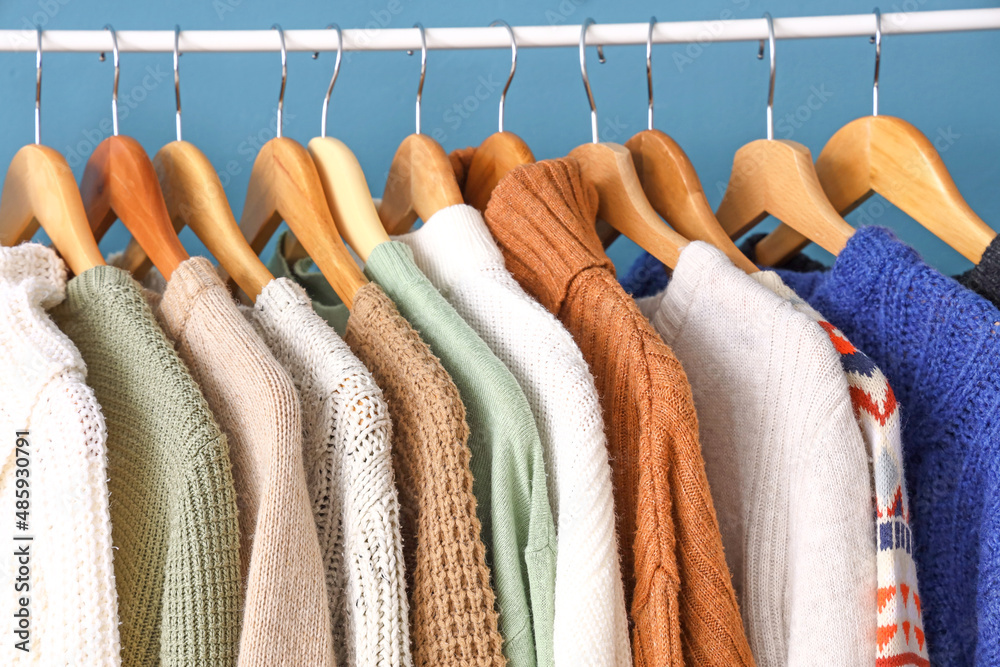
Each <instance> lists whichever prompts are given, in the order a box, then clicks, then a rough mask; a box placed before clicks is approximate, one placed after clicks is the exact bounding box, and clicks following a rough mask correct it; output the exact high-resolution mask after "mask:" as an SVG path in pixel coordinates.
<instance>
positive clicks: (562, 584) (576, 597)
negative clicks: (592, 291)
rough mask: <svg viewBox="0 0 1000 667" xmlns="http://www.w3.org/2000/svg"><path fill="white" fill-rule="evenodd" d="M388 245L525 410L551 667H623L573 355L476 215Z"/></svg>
mask: <svg viewBox="0 0 1000 667" xmlns="http://www.w3.org/2000/svg"><path fill="white" fill-rule="evenodd" d="M397 240H399V241H402V242H404V243H406V244H407V245H408V246H409V247H410V248H411V250H412V251H413V257H414V260H415V261H416V263H417V265H418V266H419V267H420V270H421V271H423V272H424V274H426V275H427V277H428V278H429V279H430V281H431V282H432V283H434V286H435V287H437V288H438V289H439V290H440V291H441V293H442V294H443V295H444V297H445V298H446V299H447V300H448V301H449V302H450V303H451V305H452V306H454V308H455V310H457V311H458V313H459V314H460V315H461V316H462V318H463V319H465V321H466V322H468V323H469V325H470V326H471V327H472V328H473V329H475V331H476V333H478V334H479V335H480V337H482V339H483V340H484V341H485V342H486V343H487V344H488V345H489V346H490V349H491V350H492V351H493V353H494V354H496V355H497V357H499V358H500V360H501V361H503V362H504V364H505V365H506V366H507V367H508V368H509V369H510V371H511V373H512V374H513V375H514V377H515V378H517V381H518V383H519V384H520V385H521V389H522V390H523V391H524V394H525V396H526V397H527V399H528V402H529V404H530V405H531V410H532V413H533V415H534V417H535V422H536V423H537V425H538V433H539V436H540V438H541V441H542V446H543V448H544V449H543V454H544V456H545V469H546V471H547V473H548V492H549V502H550V505H551V507H552V515H553V519H554V520H555V523H556V530H557V535H558V552H557V560H556V585H555V611H554V630H553V629H552V628H550V629H548V632H552V633H553V636H554V643H553V655H554V658H555V664H556V665H594V666H595V667H596V666H598V665H600V666H608V665H618V666H622V665H631V664H632V651H631V646H630V643H629V634H628V617H627V615H626V613H625V593H624V589H623V584H622V577H621V569H620V566H619V563H618V547H617V543H616V540H615V517H614V500H613V497H612V489H611V468H610V466H609V465H608V448H607V442H606V440H605V436H604V421H603V419H602V417H601V407H600V404H599V402H598V398H597V390H596V389H595V387H594V379H593V377H592V376H591V374H590V369H589V368H588V366H587V363H586V361H584V359H583V355H582V354H581V353H580V350H579V348H578V347H577V346H576V343H575V342H574V341H573V338H572V336H570V334H569V332H567V331H566V329H565V328H564V327H563V326H562V324H560V323H559V321H558V320H556V318H555V317H554V316H553V315H552V314H551V313H550V312H549V311H547V310H546V309H545V308H544V307H542V306H541V305H540V304H539V303H538V302H537V301H535V300H534V299H532V298H531V297H530V296H528V295H527V294H526V293H525V291H524V290H523V289H522V288H521V286H520V285H518V284H517V282H516V281H515V280H514V279H513V277H511V275H510V273H509V272H508V271H507V269H506V267H505V266H504V260H503V255H501V254H500V250H499V248H497V245H496V242H495V241H494V240H493V237H492V236H490V232H489V230H488V229H487V228H486V225H485V223H484V222H483V219H482V216H481V215H480V213H479V212H478V211H477V210H476V209H474V208H472V207H471V206H467V205H464V204H463V205H458V206H451V207H448V208H445V209H443V210H441V211H438V212H437V213H435V214H434V215H433V216H431V218H430V219H429V220H427V221H426V222H425V223H424V225H423V226H422V227H421V228H420V229H418V230H417V231H414V232H411V233H409V234H405V235H403V236H400V237H398V238H397ZM537 632H538V630H537V629H536V634H537ZM536 642H537V639H536Z"/></svg>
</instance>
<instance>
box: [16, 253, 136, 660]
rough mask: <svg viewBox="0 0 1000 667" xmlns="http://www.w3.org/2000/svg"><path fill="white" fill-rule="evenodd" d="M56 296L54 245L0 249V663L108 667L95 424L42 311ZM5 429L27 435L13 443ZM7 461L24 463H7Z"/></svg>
mask: <svg viewBox="0 0 1000 667" xmlns="http://www.w3.org/2000/svg"><path fill="white" fill-rule="evenodd" d="M65 296H66V267H65V265H63V263H62V261H61V260H60V259H59V258H58V257H57V256H56V254H55V252H53V251H52V250H50V249H49V248H46V247H44V246H41V245H37V244H34V243H31V244H24V245H20V246H17V247H14V248H0V424H2V427H3V434H4V436H3V437H4V438H5V439H6V444H5V451H6V453H5V454H4V456H3V467H2V468H0V508H2V510H3V516H4V517H7V525H8V529H7V534H6V536H5V540H6V542H5V546H4V556H3V558H0V586H2V587H3V590H4V596H3V598H2V599H3V603H2V606H0V613H2V614H3V618H4V619H5V622H6V623H7V629H6V631H5V633H4V634H5V637H4V641H3V647H2V649H0V662H2V663H3V664H4V665H30V664H36V665H56V664H61V665H98V666H102V667H103V666H108V667H113V666H116V665H120V664H121V655H120V654H121V646H120V642H119V634H118V599H117V594H116V591H115V574H114V569H113V565H112V550H111V514H110V512H109V510H108V485H107V476H108V475H107V445H106V442H107V430H106V429H105V426H104V415H103V414H102V413H101V408H100V406H99V405H98V404H97V399H96V398H95V397H94V391H93V390H92V389H91V388H90V387H88V386H87V385H86V376H87V367H86V366H85V365H84V363H83V359H82V358H81V357H80V353H79V352H78V351H77V349H76V347H74V346H73V343H72V342H70V340H69V338H67V337H66V335H65V334H64V333H63V332H62V331H60V330H59V328H58V327H56V325H55V323H53V322H52V320H51V319H50V318H49V315H48V313H47V312H46V309H49V308H52V307H53V306H55V305H56V304H58V303H59V302H60V301H62V300H63V299H64V298H65ZM17 431H27V432H28V434H27V436H26V439H27V443H28V444H27V445H25V446H22V447H20V448H19V449H20V451H18V448H17V447H16V446H17V437H18V436H17V433H16V432H17ZM18 459H21V460H22V462H23V463H25V464H26V465H21V466H18V465H17V461H18ZM25 484H27V486H25ZM18 493H19V494H20V498H19V497H18V495H17V494H18ZM25 494H28V495H27V500H28V501H29V503H30V505H29V508H28V510H27V512H25V513H26V514H27V517H28V519H27V525H26V526H25V527H23V528H21V529H17V528H16V527H15V526H14V521H15V519H16V516H17V515H16V513H17V512H21V511H23V510H24V506H23V505H22V507H20V508H18V507H17V504H16V503H17V501H18V500H22V501H23V499H24V497H25ZM18 537H31V538H32V540H31V541H16V540H17V538H18ZM12 538H13V539H12ZM24 547H26V548H27V549H28V551H29V553H30V561H29V563H30V568H31V574H30V578H29V580H28V581H27V582H25V581H24V580H23V578H22V580H21V581H20V582H16V581H15V577H17V576H18V572H17V570H18V565H20V563H19V562H18V560H17V559H16V558H15V555H14V553H15V552H16V551H17V550H18V549H19V548H24ZM25 583H27V584H28V585H29V586H30V589H24V588H23V586H24V585H25ZM15 584H18V589H15ZM21 597H26V598H28V599H29V601H30V605H29V610H30V614H31V616H30V623H31V626H30V639H29V640H28V641H27V642H26V643H25V644H24V646H26V647H27V648H28V652H24V651H21V650H18V649H16V648H15V643H20V642H22V641H24V637H20V636H17V635H15V634H14V629H15V628H16V627H17V623H16V620H17V619H15V617H14V613H15V610H17V609H18V608H19V605H17V600H18V598H21Z"/></svg>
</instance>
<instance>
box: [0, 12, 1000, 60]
mask: <svg viewBox="0 0 1000 667" xmlns="http://www.w3.org/2000/svg"><path fill="white" fill-rule="evenodd" d="M723 18H724V17H723ZM371 23H372V25H370V26H368V27H365V28H355V29H351V30H344V50H346V51H401V50H413V49H420V36H419V33H418V31H417V30H416V29H415V28H383V27H381V26H379V25H378V24H377V23H376V22H375V21H372V22H371ZM648 29H649V24H648V23H647V22H642V23H605V24H600V23H598V24H595V25H594V26H592V27H591V28H590V30H589V31H588V33H587V43H588V44H603V45H621V44H645V43H646V35H647V31H648ZM970 30H1000V9H956V10H944V11H932V12H892V13H888V14H883V15H882V33H883V34H884V35H907V34H918V33H936V32H961V31H970ZM874 32H875V17H874V15H872V14H848V15H844V16H805V17H788V18H776V19H774V34H775V38H777V39H808V38H820V37H861V36H866V35H872V34H874ZM514 34H515V36H516V37H517V45H518V47H520V48H533V47H555V46H577V44H578V43H579V40H580V26H579V25H559V26H520V27H516V28H514ZM766 38H767V24H766V22H765V21H764V19H735V20H722V19H720V20H716V21H683V22H675V23H670V22H661V23H657V24H656V28H655V29H654V31H653V42H654V43H656V44H668V43H698V42H738V41H752V40H758V39H766ZM285 41H286V44H287V46H288V50H289V51H334V50H336V46H337V36H336V34H334V32H333V31H332V30H286V31H285ZM35 46H36V36H35V29H34V27H33V26H32V27H29V26H28V25H25V26H24V27H23V29H21V30H0V51H34V50H35ZM118 47H119V50H120V51H122V52H153V53H171V52H172V51H173V48H174V32H173V30H119V31H118ZM43 48H44V50H45V51H46V52H53V51H68V52H78V53H79V52H92V53H99V52H101V51H110V50H111V35H110V34H109V33H108V32H107V31H104V30H46V31H45V33H44V37H43ZM427 48H429V49H493V48H503V49H508V48H510V36H509V35H508V33H507V30H506V29H505V28H503V27H502V26H497V27H495V28H486V27H483V28H478V27H477V28H428V29H427ZM180 50H181V51H183V52H188V53H190V52H195V51H205V52H246V51H278V50H279V45H278V35H277V33H276V32H274V31H273V30H186V31H183V32H181V37H180Z"/></svg>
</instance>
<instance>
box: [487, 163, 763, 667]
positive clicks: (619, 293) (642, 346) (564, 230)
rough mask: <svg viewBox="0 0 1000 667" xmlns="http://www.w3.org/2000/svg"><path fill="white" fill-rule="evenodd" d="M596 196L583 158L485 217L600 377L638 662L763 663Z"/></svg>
mask: <svg viewBox="0 0 1000 667" xmlns="http://www.w3.org/2000/svg"><path fill="white" fill-rule="evenodd" d="M596 209H597V201H596V193H595V192H594V189H593V188H592V187H589V186H587V185H585V184H584V183H583V182H582V181H581V178H580V172H579V167H578V166H577V164H576V163H575V161H573V160H549V161H544V162H539V163H536V164H533V165H527V166H523V167H519V168H517V169H515V170H513V171H512V172H510V173H509V174H507V176H505V177H504V179H503V180H502V181H501V182H500V184H499V185H498V186H497V188H496V189H495V190H494V191H493V195H492V197H491V199H490V203H489V206H488V207H487V211H486V223H487V225H488V226H489V228H490V231H491V232H492V233H493V236H494V237H495V238H496V240H497V242H498V244H499V245H500V249H501V251H502V252H503V255H504V259H505V261H506V265H507V269H508V270H509V271H510V272H511V273H512V274H513V275H514V278H516V279H517V281H518V282H519V283H520V284H521V286H522V287H523V288H524V289H525V290H526V291H527V292H528V293H529V294H531V295H532V296H534V297H535V298H536V299H538V300H539V302H541V304H542V305H543V306H545V307H546V308H547V309H548V310H549V311H551V312H552V313H553V314H555V315H556V316H557V317H558V318H559V319H560V320H561V321H562V323H563V324H564V325H565V326H566V328H567V329H568V330H569V332H570V333H571V334H572V335H573V338H574V339H575V340H576V342H577V344H578V345H579V346H580V349H581V351H582V352H583V356H584V358H585V359H586V360H587V362H588V364H589V365H590V369H591V371H592V372H593V374H594V377H595V380H596V383H597V389H598V394H599V396H600V398H601V407H602V409H603V412H604V423H605V429H606V430H607V435H608V449H609V451H610V454H611V469H612V481H613V484H614V493H615V498H614V503H615V509H616V514H617V528H618V544H619V548H620V550H621V554H620V557H621V561H622V566H623V572H624V577H625V594H626V603H627V605H628V607H627V608H628V609H630V611H631V618H632V622H633V623H634V624H635V625H634V630H633V637H632V643H633V659H634V661H635V664H636V665H639V666H645V665H667V664H673V665H680V664H683V663H684V662H686V661H687V662H692V663H698V664H708V663H711V664H726V665H737V664H741V665H749V664H753V658H752V656H751V654H750V649H749V647H748V645H747V640H746V636H745V635H744V632H743V626H742V623H741V621H740V616H739V610H738V608H737V605H736V596H735V594H734V592H733V587H732V583H731V581H730V576H729V571H728V569H727V568H726V561H725V557H724V555H723V550H722V539H721V537H720V535H719V526H718V522H717V521H716V517H715V509H714V507H713V506H712V497H711V495H710V493H709V489H708V481H707V479H706V476H705V464H704V461H703V460H702V456H701V450H700V445H699V444H698V422H697V418H696V417H695V411H694V404H693V402H692V399H691V388H690V385H689V384H688V381H687V378H686V376H685V375H684V371H683V370H682V369H681V366H680V363H679V362H678V361H677V359H676V357H674V355H673V353H672V352H671V351H670V349H669V348H668V347H667V346H666V345H664V344H663V342H662V341H661V340H660V338H659V336H658V335H657V333H656V331H654V330H653V328H652V327H651V326H650V324H649V322H648V321H647V320H646V318H645V317H643V316H642V314H641V313H640V312H639V310H638V308H637V307H636V305H635V303H634V302H633V301H632V299H630V298H629V296H628V295H627V294H626V293H625V292H624V291H623V290H622V289H621V287H619V286H618V283H617V282H616V281H615V277H614V268H613V265H612V264H611V261H610V260H609V259H608V258H607V255H605V254H604V251H603V248H602V247H601V244H600V240H599V239H598V238H597V233H596V232H595V230H594V222H595V218H596V212H597V211H596Z"/></svg>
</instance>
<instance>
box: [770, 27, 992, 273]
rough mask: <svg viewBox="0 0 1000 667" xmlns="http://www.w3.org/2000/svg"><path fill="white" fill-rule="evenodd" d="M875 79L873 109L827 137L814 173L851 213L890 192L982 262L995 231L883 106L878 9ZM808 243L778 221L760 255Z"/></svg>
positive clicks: (925, 145) (776, 259)
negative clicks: (880, 103) (883, 113)
mask: <svg viewBox="0 0 1000 667" xmlns="http://www.w3.org/2000/svg"><path fill="white" fill-rule="evenodd" d="M874 40H875V83H874V86H873V92H872V115H871V116H867V117H864V118H858V119H856V120H853V121H851V122H850V123H848V124H847V125H845V126H844V127H842V128H841V129H840V130H838V131H837V133H836V134H834V135H833V137H831V138H830V140H829V141H828V142H827V143H826V146H824V147H823V150H822V151H821V152H820V154H819V159H817V160H816V173H817V174H818V175H819V181H820V183H821V184H822V186H823V190H824V192H825V193H826V196H827V197H828V198H829V199H830V202H831V203H832V204H833V206H834V207H835V208H836V209H837V210H838V211H840V212H841V214H843V215H847V214H848V213H849V212H851V211H853V210H854V209H855V208H857V207H858V206H860V205H861V204H862V203H863V202H864V201H865V200H867V199H868V198H869V197H870V196H872V195H873V194H875V193H878V194H880V195H882V196H883V197H885V198H886V199H887V200H888V201H889V202H890V203H892V204H894V205H895V206H897V207H898V208H899V209H900V210H902V211H903V212H904V213H906V214H907V215H909V216H910V217H911V218H913V219H914V220H916V221H917V222H919V223H920V224H921V225H923V226H924V227H925V228H927V229H928V230H930V231H931V232H932V233H933V234H934V235H935V236H937V237H938V238H939V239H941V240H942V241H944V242H945V243H947V244H948V245H949V246H951V247H952V248H954V249H955V250H957V251H958V252H960V253H961V254H962V255H963V256H964V257H966V258H967V259H969V260H971V261H973V262H977V263H978V262H979V260H980V259H982V256H983V252H984V251H985V250H986V247H987V246H988V245H989V244H990V242H991V241H992V240H993V239H994V238H995V237H996V232H995V231H994V230H993V229H992V228H991V227H990V226H989V225H987V224H986V223H985V222H983V220H982V219H981V218H980V217H979V216H978V215H976V214H975V213H974V212H973V210H972V208H971V207H970V206H969V205H968V204H967V203H966V201H965V199H964V198H963V197H962V195H961V193H960V192H959V191H958V188H957V187H956V186H955V182H954V181H953V180H952V178H951V175H950V174H949V173H948V170H947V168H945V166H944V162H943V161H942V159H941V155H940V154H939V153H938V151H937V150H935V148H934V145H933V144H932V143H931V141H930V140H929V139H928V138H927V137H926V136H924V134H923V133H922V132H920V130H918V129H917V128H916V127H914V126H913V125H911V124H910V123H908V122H906V121H905V120H902V119H900V118H894V117H892V116H880V115H879V114H878V75H879V61H880V60H881V56H882V17H881V13H880V12H879V10H878V9H876V10H875V38H874ZM806 243H807V240H806V239H803V238H802V236H801V235H799V234H797V233H795V231H794V230H791V229H785V228H783V226H779V227H778V228H777V229H775V231H774V232H772V233H771V234H769V235H768V236H766V237H764V238H763V239H762V240H761V241H760V242H759V243H758V244H757V246H756V248H755V252H756V255H757V258H758V260H759V261H761V262H762V263H764V262H767V263H769V264H773V265H777V264H781V263H782V262H784V261H785V260H787V259H788V258H789V257H791V256H792V255H794V254H795V253H796V252H798V251H799V250H801V249H802V247H804V246H805V245H806Z"/></svg>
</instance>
